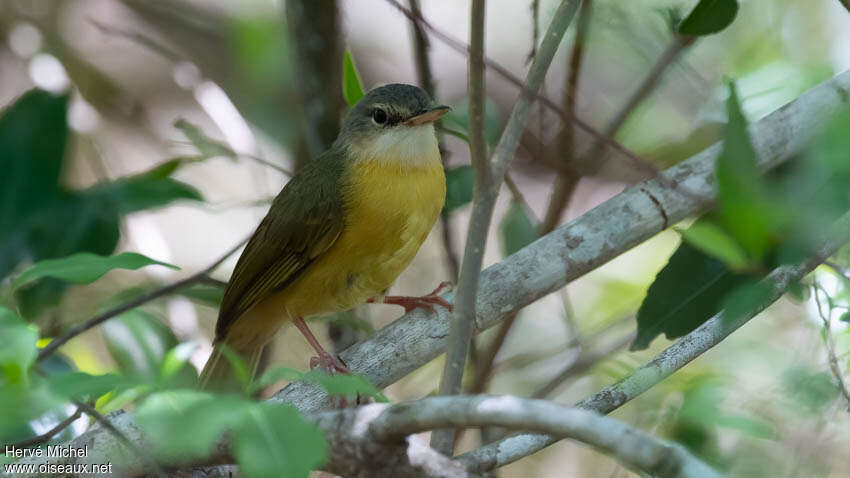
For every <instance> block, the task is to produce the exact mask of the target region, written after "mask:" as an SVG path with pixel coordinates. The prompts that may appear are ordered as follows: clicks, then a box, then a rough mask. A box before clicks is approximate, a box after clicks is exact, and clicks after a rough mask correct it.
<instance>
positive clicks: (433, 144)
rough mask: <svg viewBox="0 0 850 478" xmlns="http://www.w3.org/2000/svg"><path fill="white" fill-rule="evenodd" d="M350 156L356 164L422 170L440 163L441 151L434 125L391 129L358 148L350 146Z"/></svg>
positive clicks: (362, 143) (358, 145)
mask: <svg viewBox="0 0 850 478" xmlns="http://www.w3.org/2000/svg"><path fill="white" fill-rule="evenodd" d="M349 152H350V153H351V155H352V156H354V157H355V158H357V159H358V160H364V161H380V162H386V163H396V164H399V163H400V164H404V165H408V166H424V165H426V164H429V163H431V162H433V161H435V160H436V161H437V162H439V161H440V150H439V148H438V146H437V137H436V136H435V134H434V125H433V124H431V123H429V124H424V125H420V126H404V125H399V126H394V127H391V128H388V129H386V130H384V131H381V132H380V133H378V135H377V136H375V137H374V138H372V139H370V140H367V141H363V142H361V143H360V144H351V145H349Z"/></svg>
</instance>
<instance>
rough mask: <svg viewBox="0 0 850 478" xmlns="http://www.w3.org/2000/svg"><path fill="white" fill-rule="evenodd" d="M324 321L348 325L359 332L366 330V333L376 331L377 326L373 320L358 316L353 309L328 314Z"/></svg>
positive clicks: (341, 325)
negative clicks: (373, 323)
mask: <svg viewBox="0 0 850 478" xmlns="http://www.w3.org/2000/svg"><path fill="white" fill-rule="evenodd" d="M324 321H325V322H327V323H328V325H334V326H339V327H348V328H350V329H353V330H356V331H358V332H364V333H365V334H366V335H369V334H371V333H372V332H374V331H375V327H374V326H373V325H372V322H369V321H368V320H366V319H361V318H359V317H357V314H355V313H354V311H353V310H347V311H345V312H340V313H338V314H334V315H330V316H327V317H325V318H324Z"/></svg>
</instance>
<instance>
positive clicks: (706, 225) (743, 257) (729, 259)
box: [676, 219, 751, 270]
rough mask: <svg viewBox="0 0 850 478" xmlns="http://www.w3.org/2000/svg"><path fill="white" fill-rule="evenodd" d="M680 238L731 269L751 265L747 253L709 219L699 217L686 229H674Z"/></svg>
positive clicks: (740, 268) (744, 267)
mask: <svg viewBox="0 0 850 478" xmlns="http://www.w3.org/2000/svg"><path fill="white" fill-rule="evenodd" d="M676 232H678V233H679V234H681V235H682V238H683V239H685V240H686V241H688V243H690V244H691V245H692V246H694V247H696V248H697V249H699V250H700V251H702V252H704V253H705V254H708V255H709V256H711V257H713V258H715V259H717V260H719V261H721V262H723V263H725V264H726V265H727V266H729V268H730V269H733V270H742V269H747V268H749V267H751V264H750V261H749V259H748V258H747V253H746V252H744V250H743V249H742V248H741V246H740V245H739V244H738V243H737V242H735V239H733V238H731V237H729V235H728V234H727V233H726V231H724V230H723V229H721V228H720V227H718V226H717V224H715V223H714V222H712V221H711V220H709V219H700V220H698V221H697V222H695V223H694V224H692V225H691V227H689V228H687V229H678V228H677V229H676Z"/></svg>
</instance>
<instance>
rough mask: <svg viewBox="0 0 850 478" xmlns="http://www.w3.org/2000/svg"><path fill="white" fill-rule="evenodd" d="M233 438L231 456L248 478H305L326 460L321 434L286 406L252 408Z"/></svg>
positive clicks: (261, 405)
mask: <svg viewBox="0 0 850 478" xmlns="http://www.w3.org/2000/svg"><path fill="white" fill-rule="evenodd" d="M233 437H234V440H233V453H234V455H236V459H237V461H238V462H239V466H240V470H241V471H242V473H244V474H245V476H246V477H247V478H255V477H258V478H259V477H267V476H286V477H289V478H307V476H308V475H309V474H310V471H312V470H313V469H315V468H317V467H318V466H319V465H321V463H322V462H324V460H325V459H326V457H327V452H326V451H325V447H326V445H325V438H324V435H322V432H321V431H320V430H319V429H318V428H316V426H315V425H314V424H312V423H310V422H307V421H305V420H304V419H303V418H301V415H299V414H298V411H296V410H295V408H293V407H291V406H288V405H275V404H270V403H259V404H255V406H253V407H251V409H250V410H249V411H248V413H247V414H246V416H245V418H244V419H243V420H242V421H240V423H239V425H238V427H237V428H235V429H234V430H233Z"/></svg>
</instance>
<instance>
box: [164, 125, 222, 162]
mask: <svg viewBox="0 0 850 478" xmlns="http://www.w3.org/2000/svg"><path fill="white" fill-rule="evenodd" d="M174 127H175V128H177V129H179V130H180V132H181V133H183V136H186V138H187V139H188V140H189V141H191V142H192V146H194V147H195V149H197V150H198V152H199V153H200V154H201V156H203V157H204V158H207V159H208V158H217V157H220V156H224V157H225V158H230V159H234V160H235V159H236V152H234V151H233V150H232V149H230V147H229V146H227V145H226V144H224V143H222V142H221V141H216V140H214V139H212V138H210V137H209V136H207V135H206V134H204V132H203V131H201V128H199V127H198V126H196V125H194V124H192V123H190V122H189V121H187V120H186V119H184V118H179V119H177V121H175V122H174ZM166 176H167V174H166Z"/></svg>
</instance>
